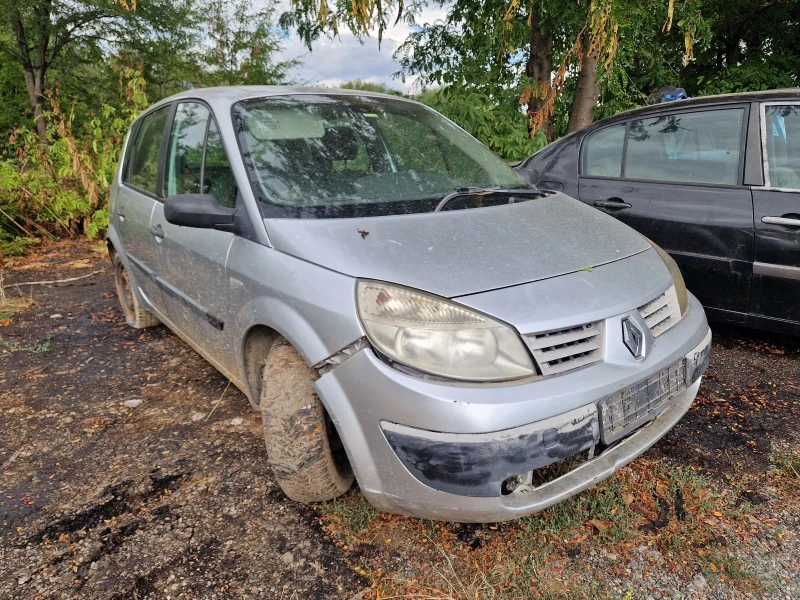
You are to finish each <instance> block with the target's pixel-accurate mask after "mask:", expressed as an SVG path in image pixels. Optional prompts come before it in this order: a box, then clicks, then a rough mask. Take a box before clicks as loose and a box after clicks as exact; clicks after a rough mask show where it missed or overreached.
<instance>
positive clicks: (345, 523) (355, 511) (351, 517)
mask: <svg viewBox="0 0 800 600" xmlns="http://www.w3.org/2000/svg"><path fill="white" fill-rule="evenodd" d="M322 512H323V514H324V515H325V518H326V519H327V520H328V521H329V523H330V524H329V525H328V526H327V527H326V529H327V530H328V533H330V534H332V535H333V536H334V537H335V538H336V539H337V540H338V541H340V542H343V543H345V544H347V545H352V544H353V543H355V542H356V541H359V539H358V537H359V536H358V534H362V533H364V532H365V531H367V529H368V528H369V526H370V524H371V523H372V521H373V520H374V519H375V517H376V516H377V515H378V511H377V510H376V509H375V507H374V506H372V505H371V504H370V503H369V502H368V501H367V499H366V498H364V495H363V494H362V493H361V492H360V491H359V490H357V489H355V490H352V491H350V492H349V493H347V494H345V495H344V496H341V497H340V498H336V499H334V500H330V501H329V502H323V503H322Z"/></svg>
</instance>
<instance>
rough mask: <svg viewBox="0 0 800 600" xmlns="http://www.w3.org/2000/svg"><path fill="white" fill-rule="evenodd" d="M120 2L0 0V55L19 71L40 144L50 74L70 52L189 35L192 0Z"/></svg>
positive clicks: (42, 137)
mask: <svg viewBox="0 0 800 600" xmlns="http://www.w3.org/2000/svg"><path fill="white" fill-rule="evenodd" d="M124 1H125V0H120V2H122V3H123V4H118V3H116V2H114V1H113V0H0V14H1V15H2V17H0V19H2V21H0V27H2V31H3V35H2V36H0V53H2V55H3V56H4V57H5V58H6V59H8V60H11V61H12V62H15V63H16V64H18V65H19V66H20V67H21V70H22V73H23V77H24V81H25V87H26V90H27V93H28V99H29V101H30V105H31V107H32V109H33V113H34V119H35V122H36V129H37V132H38V135H39V139H40V140H41V141H42V142H45V143H46V142H47V131H46V129H47V123H46V120H45V118H44V113H45V110H46V104H47V100H46V89H47V76H48V72H49V71H50V70H51V68H53V67H54V66H56V65H57V64H58V63H59V61H60V60H61V59H63V57H64V55H65V53H66V52H67V51H68V50H70V49H74V48H75V47H80V48H81V50H82V51H83V52H84V53H87V52H88V53H90V54H91V49H99V48H101V47H102V46H104V45H105V46H112V47H120V46H124V44H125V43H126V42H127V41H129V40H133V39H135V38H136V37H138V36H150V37H151V38H157V37H159V36H177V35H187V34H189V31H190V26H191V25H193V24H194V21H193V18H194V17H195V15H194V14H193V13H192V10H191V9H192V4H191V3H192V0H152V1H151V0H148V2H147V3H145V5H144V6H143V7H139V8H136V7H135V5H133V6H128V5H126V4H124ZM134 9H136V10H134ZM94 54H95V56H97V55H101V54H102V52H97V53H94Z"/></svg>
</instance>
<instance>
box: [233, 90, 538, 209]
mask: <svg viewBox="0 0 800 600" xmlns="http://www.w3.org/2000/svg"><path fill="white" fill-rule="evenodd" d="M234 125H235V127H236V129H237V133H238V137H239V146H240V148H241V151H242V155H243V157H244V160H245V164H246V166H247V168H248V170H249V171H250V175H251V179H252V181H253V182H254V191H255V193H256V196H257V198H258V199H259V201H260V202H259V205H260V207H261V210H262V213H263V214H264V216H278V217H302V218H322V217H354V216H371V215H395V214H407V213H414V212H424V211H429V210H433V209H434V208H435V207H436V206H437V204H438V203H439V201H440V200H441V199H442V198H443V197H444V196H446V195H448V194H450V193H451V192H453V191H454V189H456V188H461V187H483V188H485V187H499V188H503V189H514V188H528V187H530V186H529V185H528V184H527V183H526V182H525V180H524V179H522V178H521V177H520V176H519V175H518V174H517V173H516V172H514V171H513V170H511V169H510V168H509V167H508V166H507V165H506V164H505V163H503V161H501V160H500V159H499V158H498V157H497V156H495V155H494V154H493V153H492V152H491V151H490V150H489V149H488V148H486V147H485V146H483V145H482V144H481V143H480V142H478V141H477V140H475V139H474V138H473V137H471V136H470V135H469V134H467V133H466V132H464V131H463V130H461V129H459V128H458V127H456V126H455V125H453V124H452V123H451V122H449V121H448V120H447V119H445V118H444V117H442V116H441V115H439V114H438V113H436V112H434V111H432V110H430V109H428V108H425V107H424V106H421V105H419V104H416V103H413V102H408V101H404V100H399V99H398V100H395V99H390V98H380V97H370V96H350V95H336V94H330V95H328V94H313V95H302V96H299V95H298V96H275V97H269V98H258V99H253V100H248V101H245V102H241V103H239V104H237V105H236V106H235V107H234ZM496 200H497V198H489V197H487V200H486V202H487V203H488V202H490V201H496ZM502 201H503V202H504V203H506V202H508V199H507V198H502ZM480 202H483V200H479V201H476V204H477V205H482V204H480ZM462 204H463V203H462ZM453 206H455V203H454V204H453Z"/></svg>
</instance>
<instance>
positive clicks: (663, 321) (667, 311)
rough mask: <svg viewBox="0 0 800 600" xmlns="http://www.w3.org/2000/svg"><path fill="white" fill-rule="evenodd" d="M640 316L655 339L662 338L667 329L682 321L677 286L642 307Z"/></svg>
mask: <svg viewBox="0 0 800 600" xmlns="http://www.w3.org/2000/svg"><path fill="white" fill-rule="evenodd" d="M639 314H640V315H642V318H643V319H644V321H645V323H647V326H648V327H649V328H650V332H651V333H652V334H653V337H658V336H660V335H661V334H662V333H664V332H665V331H666V330H667V329H669V328H670V327H672V326H673V325H676V324H677V323H678V321H680V320H681V307H680V303H679V302H678V294H677V292H676V291H675V286H674V285H673V286H670V288H669V289H668V290H667V291H666V292H664V293H663V294H661V295H660V296H658V297H657V298H655V299H654V300H651V301H650V302H648V303H647V304H645V305H644V306H640V307H639Z"/></svg>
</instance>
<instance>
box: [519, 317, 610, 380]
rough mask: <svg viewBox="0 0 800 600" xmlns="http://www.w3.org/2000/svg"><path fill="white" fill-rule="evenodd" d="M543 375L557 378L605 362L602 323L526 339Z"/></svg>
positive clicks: (544, 333) (539, 334) (528, 336)
mask: <svg viewBox="0 0 800 600" xmlns="http://www.w3.org/2000/svg"><path fill="white" fill-rule="evenodd" d="M525 342H526V343H527V344H528V348H530V351H531V353H533V358H534V359H535V360H536V364H537V365H539V370H540V371H541V372H542V375H545V376H547V375H557V374H559V373H564V372H565V371H571V370H572V369H577V368H578V367H584V366H586V365H590V364H592V363H596V362H599V361H601V360H602V359H603V323H602V322H597V323H587V324H586V325H578V326H577V327H570V328H568V329H559V330H555V331H545V332H542V333H534V334H530V335H526V336H525Z"/></svg>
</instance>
